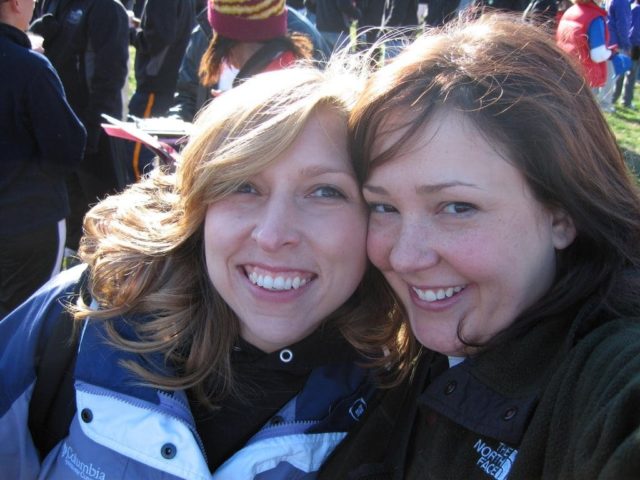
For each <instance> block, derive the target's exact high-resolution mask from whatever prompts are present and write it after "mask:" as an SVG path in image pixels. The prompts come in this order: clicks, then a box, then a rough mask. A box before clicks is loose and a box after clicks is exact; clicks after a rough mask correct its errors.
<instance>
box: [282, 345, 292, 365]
mask: <svg viewBox="0 0 640 480" xmlns="http://www.w3.org/2000/svg"><path fill="white" fill-rule="evenodd" d="M291 360H293V352H292V351H291V350H289V349H288V348H285V349H284V350H281V351H280V361H282V362H284V363H289V362H290V361H291Z"/></svg>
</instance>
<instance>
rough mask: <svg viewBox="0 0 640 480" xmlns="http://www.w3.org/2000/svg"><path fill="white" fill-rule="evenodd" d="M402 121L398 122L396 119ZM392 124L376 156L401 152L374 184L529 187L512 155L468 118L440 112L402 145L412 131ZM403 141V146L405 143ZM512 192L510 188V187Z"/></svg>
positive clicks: (372, 175)
mask: <svg viewBox="0 0 640 480" xmlns="http://www.w3.org/2000/svg"><path fill="white" fill-rule="evenodd" d="M396 120H397V119H396ZM393 122H394V119H390V122H389V125H387V127H386V128H387V130H386V133H385V134H383V135H381V136H380V137H379V140H378V141H377V142H376V146H375V147H374V149H373V154H374V155H376V154H378V153H380V152H383V151H385V150H387V149H389V148H392V147H394V146H396V148H398V150H397V151H395V152H394V153H393V155H392V156H391V157H390V158H389V159H388V160H387V161H385V162H383V163H380V164H374V165H373V168H372V169H371V170H370V172H369V181H368V183H369V182H373V183H376V182H380V181H382V182H384V181H385V179H386V178H388V179H391V178H394V177H396V176H399V175H402V176H405V178H408V179H409V180H410V181H412V182H413V181H414V180H415V182H427V183H434V184H440V183H442V184H447V183H449V182H464V183H470V184H478V185H480V184H482V185H484V186H485V187H486V188H493V187H495V188H499V187H500V182H508V183H509V184H510V185H512V186H515V185H517V186H518V188H521V186H522V185H523V183H524V177H523V176H522V175H521V174H520V172H519V170H517V169H516V168H515V167H514V166H513V164H512V162H511V161H510V160H509V158H508V156H507V155H505V154H504V153H503V151H502V149H501V147H500V145H497V144H496V142H495V141H492V140H491V139H487V138H486V135H484V134H483V132H481V131H480V129H479V128H478V127H477V126H476V124H475V123H474V122H473V120H471V119H470V118H469V117H468V116H467V115H465V114H463V113H460V112H457V111H453V110H440V111H438V112H436V113H435V114H434V115H433V116H432V117H431V118H430V119H429V120H428V121H427V122H426V123H425V124H424V125H422V126H420V128H418V130H417V131H416V132H415V134H414V135H413V136H411V137H410V138H409V139H407V140H406V141H401V138H402V135H403V134H404V133H406V130H407V128H408V127H407V126H406V125H405V126H401V127H400V128H399V129H398V125H403V121H402V120H399V122H400V123H399V124H398V123H395V124H394V123H393ZM399 142H400V143H399ZM504 187H505V188H507V187H508V186H507V185H504Z"/></svg>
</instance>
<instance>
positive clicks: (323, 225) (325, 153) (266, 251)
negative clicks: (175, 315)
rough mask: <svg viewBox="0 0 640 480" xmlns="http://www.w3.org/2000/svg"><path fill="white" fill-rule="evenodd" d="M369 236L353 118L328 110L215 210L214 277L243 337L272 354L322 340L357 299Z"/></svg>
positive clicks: (208, 234) (209, 249)
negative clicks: (349, 139) (349, 122)
mask: <svg viewBox="0 0 640 480" xmlns="http://www.w3.org/2000/svg"><path fill="white" fill-rule="evenodd" d="M366 231H367V212H366V208H365V205H364V202H363V200H362V196H361V193H360V187H359V184H358V182H357V180H356V177H355V173H354V171H353V166H352V163H351V160H350V158H349V155H348V153H347V144H346V123H345V120H344V119H343V118H342V117H340V116H339V115H337V114H336V113H334V112H332V111H331V110H329V109H321V110H319V111H317V112H315V113H314V114H312V116H311V117H310V119H309V121H308V122H307V125H306V126H305V127H304V129H303V130H302V132H301V134H300V136H299V137H298V138H297V140H296V141H295V142H294V143H293V145H291V146H290V147H289V148H288V149H287V150H286V151H285V153H284V154H283V155H282V156H281V158H279V159H278V160H277V161H275V162H274V163H272V164H270V165H269V166H268V167H267V168H265V169H264V170H263V171H261V172H259V173H258V174H257V175H255V176H253V177H252V178H249V179H247V181H246V182H245V183H244V184H243V185H241V187H240V188H239V189H238V190H237V191H236V192H235V193H233V194H231V195H230V196H228V197H226V198H224V199H222V200H221V201H218V202H216V203H214V204H212V205H210V206H209V208H208V210H207V215H206V218H205V230H204V243H205V256H206V263H207V269H208V272H209V276H210V278H211V281H212V283H213V285H214V287H215V288H216V290H217V291H218V292H219V293H220V295H221V296H222V298H223V299H224V300H225V301H226V302H227V303H228V304H229V306H230V307H231V308H232V309H233V311H234V312H235V313H236V314H237V315H238V317H239V319H240V333H241V336H242V337H243V338H244V339H245V340H247V341H248V342H249V343H251V344H253V345H255V346H256V347H258V348H260V349H262V350H263V351H266V352H271V351H274V350H277V349H279V348H282V347H284V346H287V345H290V344H292V343H295V342H297V341H299V340H301V339H303V338H304V337H306V336H307V335H309V334H310V333H312V332H313V331H314V330H315V329H316V328H317V327H318V326H319V325H320V323H321V322H322V321H323V320H324V319H325V318H326V317H327V316H328V315H329V314H331V313H332V312H333V311H334V310H336V309H337V308H338V307H340V306H341V305H342V304H343V303H344V302H345V301H346V300H347V299H348V298H349V297H350V296H351V295H352V294H353V292H354V291H355V289H356V288H357V286H358V284H359V283H360V281H361V279H362V277H363V275H364V271H365V267H366Z"/></svg>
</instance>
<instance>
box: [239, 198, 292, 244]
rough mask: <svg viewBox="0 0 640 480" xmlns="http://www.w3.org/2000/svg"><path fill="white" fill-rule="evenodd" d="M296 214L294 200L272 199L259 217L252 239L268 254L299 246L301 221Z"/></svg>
mask: <svg viewBox="0 0 640 480" xmlns="http://www.w3.org/2000/svg"><path fill="white" fill-rule="evenodd" d="M296 213H297V212H296V208H295V206H294V205H293V201H292V200H289V199H286V198H270V199H269V200H268V201H267V202H266V204H265V206H264V208H263V209H261V211H260V213H259V215H258V219H257V220H256V225H255V227H254V229H253V231H252V232H251V238H252V239H253V240H254V241H255V242H256V243H257V244H258V246H259V247H260V248H262V249H263V250H265V251H267V252H275V251H277V250H278V249H280V248H282V247H284V246H287V245H296V244H298V243H299V242H300V221H299V219H298V218H297V214H296Z"/></svg>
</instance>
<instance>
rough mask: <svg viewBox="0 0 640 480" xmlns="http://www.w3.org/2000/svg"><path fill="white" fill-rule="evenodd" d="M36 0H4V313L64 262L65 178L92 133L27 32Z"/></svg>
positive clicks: (0, 311)
mask: <svg viewBox="0 0 640 480" xmlns="http://www.w3.org/2000/svg"><path fill="white" fill-rule="evenodd" d="M33 5H34V2H33V0H3V1H2V2H0V52H2V54H1V55H0V105H2V108H0V166H1V167H2V175H0V251H1V253H0V318H1V317H4V316H5V315H6V314H7V313H8V312H9V311H11V310H13V309H14V308H15V307H17V306H18V305H19V304H20V303H21V302H22V301H23V300H26V299H27V298H28V297H29V296H30V295H31V294H32V293H33V292H34V291H35V290H37V289H38V287H40V286H41V285H42V284H43V283H45V282H46V281H47V280H48V279H49V278H51V276H52V275H53V274H55V273H57V271H59V269H60V263H61V260H62V249H63V247H64V242H65V231H66V224H65V217H67V215H69V199H68V196H67V189H66V186H65V182H64V179H65V176H66V175H67V174H69V173H70V172H72V171H73V170H74V169H75V168H76V167H77V166H78V165H79V163H80V160H81V158H82V152H83V150H84V145H85V140H86V133H85V130H84V127H83V126H82V124H81V123H80V121H79V120H78V118H77V117H76V115H75V114H74V112H73V111H72V110H71V107H70V106H69V104H68V103H67V100H66V98H65V94H64V90H63V89H62V85H61V83H60V79H59V78H58V75H57V74H56V72H55V70H54V69H53V67H52V66H51V63H49V61H48V60H47V59H46V58H45V57H44V56H42V55H40V54H39V53H36V52H34V51H32V50H31V43H30V41H29V38H28V37H27V35H26V34H25V33H24V32H25V30H26V29H27V27H28V25H29V20H30V19H31V15H32V14H33Z"/></svg>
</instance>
